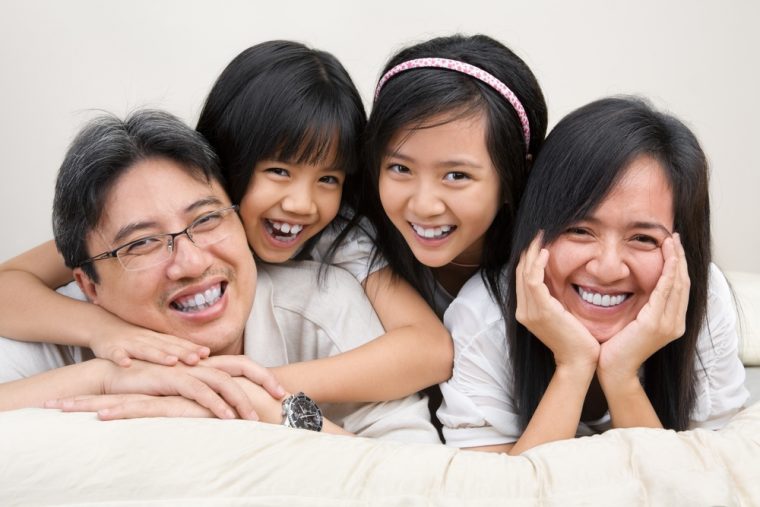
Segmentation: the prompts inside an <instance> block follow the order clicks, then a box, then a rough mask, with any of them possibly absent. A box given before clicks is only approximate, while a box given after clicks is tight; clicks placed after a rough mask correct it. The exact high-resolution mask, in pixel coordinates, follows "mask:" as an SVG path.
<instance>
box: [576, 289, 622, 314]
mask: <svg viewBox="0 0 760 507" xmlns="http://www.w3.org/2000/svg"><path fill="white" fill-rule="evenodd" d="M573 287H574V288H575V291H576V292H577V293H578V295H579V296H580V297H581V299H583V300H584V301H585V302H587V303H589V304H592V305H594V306H601V307H603V308H609V307H611V306H618V305H619V304H622V303H623V302H624V301H625V300H626V299H628V298H629V297H630V296H631V294H630V293H620V294H601V293H599V292H593V291H590V290H586V289H584V288H583V287H581V286H579V285H573Z"/></svg>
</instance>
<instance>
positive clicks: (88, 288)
mask: <svg viewBox="0 0 760 507" xmlns="http://www.w3.org/2000/svg"><path fill="white" fill-rule="evenodd" d="M74 280H75V281H76V282H77V285H79V288H80V289H82V292H84V295H85V297H87V300H88V301H89V302H90V303H94V304H98V285H97V284H96V283H95V282H93V281H92V278H90V277H89V276H88V275H87V273H85V272H84V271H83V270H82V268H74Z"/></svg>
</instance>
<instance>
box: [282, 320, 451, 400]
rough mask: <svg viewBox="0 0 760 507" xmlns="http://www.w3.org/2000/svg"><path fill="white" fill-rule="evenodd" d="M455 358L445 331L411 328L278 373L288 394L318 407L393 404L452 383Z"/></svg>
mask: <svg viewBox="0 0 760 507" xmlns="http://www.w3.org/2000/svg"><path fill="white" fill-rule="evenodd" d="M453 354H454V351H453V345H452V342H451V338H450V337H449V335H448V333H447V332H446V330H445V328H443V326H441V328H440V330H438V329H436V330H435V332H421V331H418V330H417V329H415V327H414V326H408V327H403V328H400V329H396V330H394V331H391V332H389V333H386V334H384V335H382V336H380V337H378V338H376V339H374V340H372V341H370V342H369V343H366V344H364V345H362V346H361V347H357V348H356V349H353V350H350V351H347V352H344V353H342V354H338V355H336V356H332V357H326V358H322V359H316V360H313V361H304V362H301V363H294V364H288V365H285V366H281V367H277V368H275V369H274V371H275V374H276V376H277V378H278V380H279V381H280V382H281V383H282V385H283V386H284V387H285V388H286V389H287V390H289V391H292V392H297V391H303V392H305V393H307V394H308V395H309V396H311V397H312V398H313V399H314V400H316V401H319V402H323V403H324V402H327V403H348V402H364V401H388V400H394V399H398V398H402V397H404V396H408V395H410V394H412V393H415V392H417V391H419V390H421V389H423V388H425V387H428V386H430V385H433V384H437V383H439V382H443V381H445V380H447V379H448V378H449V377H450V376H451V368H452V364H453Z"/></svg>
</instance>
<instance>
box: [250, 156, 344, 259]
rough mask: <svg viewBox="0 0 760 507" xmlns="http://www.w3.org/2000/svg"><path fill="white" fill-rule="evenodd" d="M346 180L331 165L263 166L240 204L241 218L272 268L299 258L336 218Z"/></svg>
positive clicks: (257, 251)
mask: <svg viewBox="0 0 760 507" xmlns="http://www.w3.org/2000/svg"><path fill="white" fill-rule="evenodd" d="M326 159H327V160H333V159H334V156H328V157H326ZM344 180H345V172H344V171H343V169H342V168H337V167H334V166H333V165H331V164H326V163H316V164H298V163H287V162H282V161H277V160H262V161H259V162H258V163H257V164H256V166H255V167H254V169H253V174H252V175H251V179H250V182H249V183H248V190H247V191H246V193H245V195H244V196H243V199H242V200H241V201H240V216H241V217H242V219H243V223H244V225H245V233H246V236H247V237H248V244H249V245H250V246H251V248H252V249H253V251H254V253H255V254H256V255H257V256H258V257H259V258H260V259H262V260H263V261H266V262H272V263H280V262H285V261H287V260H289V259H291V258H292V257H293V256H294V255H296V254H297V253H298V251H299V250H300V248H301V247H302V246H303V244H304V243H305V242H306V241H307V240H308V239H310V238H311V237H313V236H314V235H316V234H317V233H319V232H320V231H321V230H322V229H324V228H325V227H326V226H327V225H328V224H329V223H330V222H331V221H332V219H333V218H335V216H336V215H337V213H338V210H339V208H340V198H341V192H342V189H343V181H344Z"/></svg>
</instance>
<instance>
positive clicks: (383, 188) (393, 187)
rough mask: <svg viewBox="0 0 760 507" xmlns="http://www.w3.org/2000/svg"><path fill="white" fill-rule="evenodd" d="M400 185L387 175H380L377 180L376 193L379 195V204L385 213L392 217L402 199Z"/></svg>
mask: <svg viewBox="0 0 760 507" xmlns="http://www.w3.org/2000/svg"><path fill="white" fill-rule="evenodd" d="M402 190H403V189H402V187H401V185H398V184H396V182H394V181H393V180H391V179H390V178H388V177H387V176H383V175H380V180H379V181H378V193H379V195H380V204H381V205H382V206H383V210H385V213H386V215H388V216H389V217H390V218H391V219H393V215H394V213H396V212H398V210H399V208H400V202H401V201H402V197H401V195H402Z"/></svg>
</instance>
